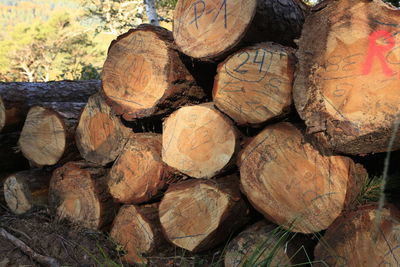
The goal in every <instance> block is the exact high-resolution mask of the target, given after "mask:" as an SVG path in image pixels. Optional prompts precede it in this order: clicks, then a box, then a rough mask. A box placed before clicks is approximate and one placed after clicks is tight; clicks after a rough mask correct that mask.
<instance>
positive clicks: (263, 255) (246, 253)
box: [224, 221, 292, 267]
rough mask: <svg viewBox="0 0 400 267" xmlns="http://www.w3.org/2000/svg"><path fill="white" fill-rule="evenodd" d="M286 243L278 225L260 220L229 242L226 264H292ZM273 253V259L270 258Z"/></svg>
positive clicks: (230, 265)
mask: <svg viewBox="0 0 400 267" xmlns="http://www.w3.org/2000/svg"><path fill="white" fill-rule="evenodd" d="M286 239H287V238H286ZM285 243H286V241H285V239H283V238H282V233H280V232H279V230H278V228H277V226H276V225H273V224H271V223H267V222H266V221H259V222H257V223H255V224H253V225H251V226H249V227H247V228H246V229H245V230H244V231H243V232H241V233H240V234H239V235H238V236H237V237H235V238H234V239H233V240H232V241H230V242H229V244H228V246H227V248H226V253H225V257H224V266H225V267H239V266H255V265H257V264H261V263H262V262H264V264H265V265H266V264H267V263H268V264H269V266H285V265H291V264H292V262H291V261H290V257H289V256H288V255H287V253H286V251H285V247H284V246H285ZM271 255H272V259H271V260H268V259H267V258H268V257H271Z"/></svg>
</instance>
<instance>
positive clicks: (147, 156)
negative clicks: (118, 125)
mask: <svg viewBox="0 0 400 267" xmlns="http://www.w3.org/2000/svg"><path fill="white" fill-rule="evenodd" d="M161 146H162V145H161V135H160V134H152V133H138V134H132V135H131V136H130V138H129V140H128V142H127V143H126V145H125V147H124V149H123V151H122V152H121V154H120V155H119V156H118V158H117V160H116V161H115V163H114V165H113V167H112V168H111V171H110V175H109V176H110V179H109V181H108V185H109V188H110V193H111V195H112V196H113V197H114V199H115V200H116V201H118V202H121V203H135V204H139V203H143V202H146V201H149V200H151V199H152V198H153V197H154V196H156V195H157V194H158V193H159V192H160V190H161V189H163V188H164V186H165V185H166V183H167V182H168V180H169V179H170V178H171V176H172V172H171V169H170V168H169V167H168V166H167V165H166V164H165V163H164V162H162V160H161Z"/></svg>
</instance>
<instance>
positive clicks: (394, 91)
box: [293, 0, 400, 154]
mask: <svg viewBox="0 0 400 267" xmlns="http://www.w3.org/2000/svg"><path fill="white" fill-rule="evenodd" d="M399 15H400V11H399V10H395V8H394V7H392V6H389V5H387V4H385V3H384V2H383V1H379V0H373V1H361V2H360V1H354V0H340V1H330V2H327V3H325V4H324V5H321V6H319V7H318V8H316V9H315V11H314V12H313V13H312V14H311V15H310V16H309V17H308V18H307V21H306V23H305V25H304V30H303V34H302V37H301V39H300V42H299V50H298V52H297V54H296V55H297V57H298V58H299V64H298V66H299V68H298V71H297V75H296V79H295V82H294V89H293V96H294V102H295V105H296V109H297V111H298V113H299V114H300V116H301V118H302V119H303V120H305V123H306V125H307V128H308V132H309V133H310V134H313V135H315V136H316V137H317V138H319V140H320V142H321V143H323V144H325V145H326V146H327V147H329V148H330V149H332V150H334V151H337V152H341V153H347V154H365V153H375V152H384V151H387V150H388V143H389V140H390V138H391V136H392V134H393V124H394V122H395V121H396V118H397V116H398V114H399V112H400V107H399V105H398V103H399V101H400V91H399V88H398V85H399V79H400V78H399V75H398V72H399V71H400V67H399V62H400V54H399V48H400V38H399V35H398V31H399V29H400V26H399V23H400V16H399ZM318 33H321V34H323V35H324V37H323V38H321V34H318ZM395 137H396V138H395V141H394V145H393V147H392V149H393V150H396V149H400V138H399V137H400V132H397V133H396V136H395Z"/></svg>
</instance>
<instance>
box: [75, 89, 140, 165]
mask: <svg viewBox="0 0 400 267" xmlns="http://www.w3.org/2000/svg"><path fill="white" fill-rule="evenodd" d="M131 132H132V130H131V129H129V128H128V127H126V126H124V124H123V123H122V121H121V120H120V118H119V117H117V115H116V114H115V113H114V111H112V110H111V108H110V106H108V105H107V104H106V102H105V101H104V99H103V97H102V96H101V95H100V94H99V93H98V94H95V95H93V96H91V97H90V98H89V100H88V103H87V104H86V106H85V108H84V109H83V111H82V114H81V115H80V118H79V123H78V126H77V128H76V132H75V140H76V145H77V147H78V149H79V152H80V154H81V155H82V157H83V158H84V159H85V160H87V161H89V162H93V163H96V164H100V165H106V164H108V163H110V162H112V161H114V160H115V159H116V158H117V156H118V155H119V154H120V153H121V150H122V148H123V146H124V145H125V143H126V140H127V138H128V136H129V134H130V133H131Z"/></svg>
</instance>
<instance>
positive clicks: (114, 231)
mask: <svg viewBox="0 0 400 267" xmlns="http://www.w3.org/2000/svg"><path fill="white" fill-rule="evenodd" d="M110 236H111V238H112V239H113V240H114V241H115V242H116V243H117V244H119V245H121V246H122V247H123V249H124V250H125V251H126V252H127V254H126V255H124V256H123V257H122V260H123V261H125V262H127V263H129V264H147V260H146V259H145V258H144V257H143V256H144V255H146V256H151V255H154V254H155V253H157V252H160V251H161V250H162V248H163V247H164V245H165V244H166V241H165V238H164V237H163V234H162V231H161V225H160V221H159V218H158V204H157V203H155V204H151V205H144V206H136V205H124V206H122V207H121V208H120V210H119V212H118V214H117V216H116V217H115V219H114V222H113V226H112V228H111V232H110Z"/></svg>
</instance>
